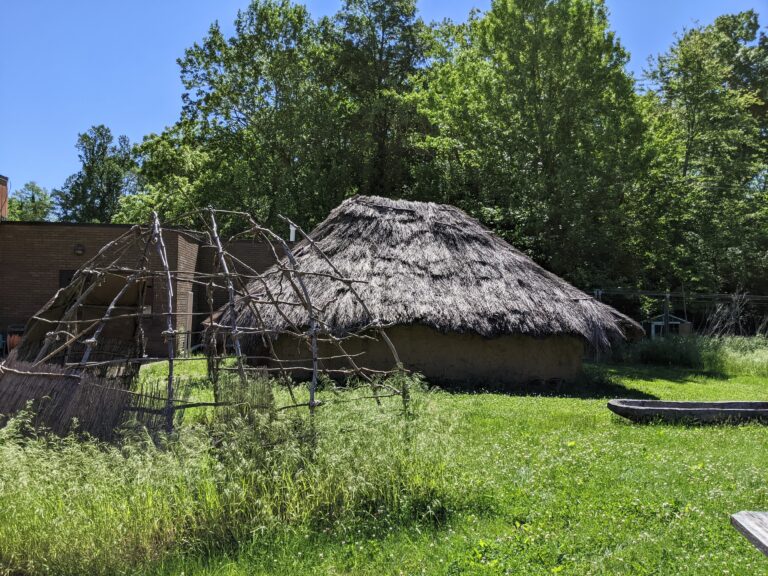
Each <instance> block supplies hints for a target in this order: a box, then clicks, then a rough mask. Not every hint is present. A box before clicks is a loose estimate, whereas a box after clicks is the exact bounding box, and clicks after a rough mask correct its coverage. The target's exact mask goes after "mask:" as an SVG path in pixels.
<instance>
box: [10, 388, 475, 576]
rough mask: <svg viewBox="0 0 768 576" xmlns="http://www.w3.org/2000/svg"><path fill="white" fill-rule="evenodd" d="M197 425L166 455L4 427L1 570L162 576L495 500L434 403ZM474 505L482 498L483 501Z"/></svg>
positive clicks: (18, 425)
mask: <svg viewBox="0 0 768 576" xmlns="http://www.w3.org/2000/svg"><path fill="white" fill-rule="evenodd" d="M415 401H416V404H417V412H418V417H416V418H406V417H405V416H403V415H402V413H401V412H400V411H399V410H398V409H397V404H396V403H395V402H392V403H390V404H388V405H387V404H385V406H384V408H383V409H381V408H377V407H376V406H375V405H372V404H371V403H365V404H361V403H350V404H343V405H340V406H337V407H334V408H333V409H330V407H328V409H327V410H326V409H323V410H325V411H324V412H321V413H320V414H318V415H317V416H316V418H315V419H314V423H311V422H310V421H309V418H308V416H306V415H302V416H291V417H285V418H283V419H280V420H273V421H270V420H269V419H268V418H266V417H262V416H254V415H253V414H251V415H248V416H247V417H243V418H234V419H232V420H230V421H228V422H226V423H223V424H222V423H219V424H217V425H215V426H213V427H203V426H200V425H194V426H186V427H183V428H182V429H181V431H180V432H179V433H178V434H177V436H175V437H174V438H172V439H167V441H166V442H165V443H164V444H163V445H161V446H157V445H156V443H155V442H153V441H151V440H150V439H149V438H148V437H146V436H142V435H141V434H140V433H134V434H132V435H130V437H127V438H126V439H125V440H124V441H123V442H121V443H120V444H119V445H107V444H103V443H99V442H97V441H94V440H82V439H77V438H75V437H74V436H70V437H67V438H57V437H54V436H50V435H47V434H44V433H43V434H40V433H37V432H35V431H34V430H32V429H31V420H30V418H29V417H28V416H25V415H21V416H19V417H17V418H14V419H12V420H11V421H10V422H9V423H8V425H7V426H5V428H3V429H2V430H0V462H2V463H3V465H2V466H0V574H14V575H16V574H40V573H53V574H116V573H130V572H134V571H137V570H144V571H149V572H151V571H152V567H153V566H155V565H157V564H158V562H161V561H162V562H169V561H173V558H180V557H188V556H189V555H193V556H195V557H200V558H206V557H210V556H214V555H218V554H222V553H236V552H237V550H239V549H242V548H243V547H247V548H249V549H253V548H254V547H259V546H264V547H267V548H268V547H269V546H274V545H277V544H276V543H277V542H279V540H280V539H281V538H282V537H285V536H288V535H293V536H295V535H296V534H302V533H307V534H309V533H318V532H326V533H338V534H340V535H343V534H345V533H347V532H350V531H353V530H354V531H358V530H362V531H363V532H371V531H373V532H376V531H381V530H387V529H388V527H391V526H397V525H410V524H416V525H421V524H427V525H433V524H435V523H437V524H439V523H442V522H444V521H445V520H446V518H447V517H448V516H449V515H450V514H451V512H452V511H453V510H455V509H461V508H463V507H466V506H472V505H474V504H473V501H472V500H471V498H480V497H481V496H478V494H482V491H480V492H478V491H477V490H472V489H467V488H468V487H471V485H472V483H473V482H474V481H473V480H472V479H470V478H465V475H464V473H463V472H462V471H461V470H460V469H459V467H458V466H456V465H454V464H453V462H454V459H453V458H452V451H453V448H452V442H451V441H450V439H451V434H452V427H453V425H454V424H453V423H452V422H451V421H450V419H449V418H447V417H446V416H447V415H445V414H440V413H439V412H438V411H437V410H436V409H435V406H434V400H433V398H432V396H431V395H428V394H426V393H418V394H417V395H416V398H415ZM470 495H471V496H470Z"/></svg>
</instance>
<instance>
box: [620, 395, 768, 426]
mask: <svg viewBox="0 0 768 576" xmlns="http://www.w3.org/2000/svg"><path fill="white" fill-rule="evenodd" d="M608 409H609V410H610V411H611V412H613V413H615V414H618V415H619V416H623V417H624V418H628V419H629V420H632V421H633V422H654V421H661V422H689V423H699V424H717V423H725V422H731V423H739V422H748V421H755V420H756V421H762V422H766V423H768V402H668V401H666V400H629V399H619V400H611V401H609V402H608Z"/></svg>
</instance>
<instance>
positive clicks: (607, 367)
mask: <svg viewBox="0 0 768 576" xmlns="http://www.w3.org/2000/svg"><path fill="white" fill-rule="evenodd" d="M585 371H587V372H601V373H603V374H605V375H607V376H608V377H621V378H631V379H632V380H643V381H646V382H652V381H654V380H668V381H669V382H677V383H680V384H683V383H685V382H691V381H692V380H694V379H696V378H711V379H713V380H727V379H728V376H727V375H726V374H724V373H723V372H718V371H710V370H697V369H693V368H680V367H678V366H659V365H655V364H619V363H615V364H614V363H610V364H592V363H590V364H587V365H585Z"/></svg>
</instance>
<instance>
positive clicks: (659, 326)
mask: <svg viewBox="0 0 768 576" xmlns="http://www.w3.org/2000/svg"><path fill="white" fill-rule="evenodd" d="M665 316H666V319H665ZM665 325H666V332H667V334H668V335H669V336H690V335H691V334H693V322H690V321H689V320H686V319H685V318H680V317H679V316H675V315H674V314H667V315H665V314H659V315H658V316H654V317H653V318H650V319H648V320H646V321H645V322H643V328H645V332H646V334H648V337H649V338H651V339H654V338H661V337H662V336H664V335H665V334H664V333H665Z"/></svg>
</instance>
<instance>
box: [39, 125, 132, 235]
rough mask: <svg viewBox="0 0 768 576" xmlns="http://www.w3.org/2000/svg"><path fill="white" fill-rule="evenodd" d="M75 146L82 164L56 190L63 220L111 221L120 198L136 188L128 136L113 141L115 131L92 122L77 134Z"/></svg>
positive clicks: (57, 202) (58, 208)
mask: <svg viewBox="0 0 768 576" xmlns="http://www.w3.org/2000/svg"><path fill="white" fill-rule="evenodd" d="M76 148H77V150H78V152H79V158H80V162H81V164H82V167H81V169H80V171H79V172H77V173H76V174H73V175H71V176H70V177H69V178H67V180H66V182H65V183H64V186H62V188H61V189H56V190H54V193H53V194H54V198H55V200H56V205H57V210H58V214H59V217H60V219H61V220H62V221H64V222H90V223H99V222H110V221H111V220H112V216H113V215H114V214H115V213H116V212H117V209H118V206H119V201H120V198H121V197H122V196H124V195H126V194H130V193H132V192H133V191H134V190H135V174H134V161H133V157H132V154H131V145H130V142H129V141H128V138H127V137H125V136H120V137H119V138H118V139H117V143H115V142H114V137H113V136H112V131H111V130H110V129H109V128H107V127H106V126H104V125H99V126H93V127H91V128H90V129H89V130H88V131H87V132H85V133H83V134H80V135H78V137H77V144H76Z"/></svg>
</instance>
